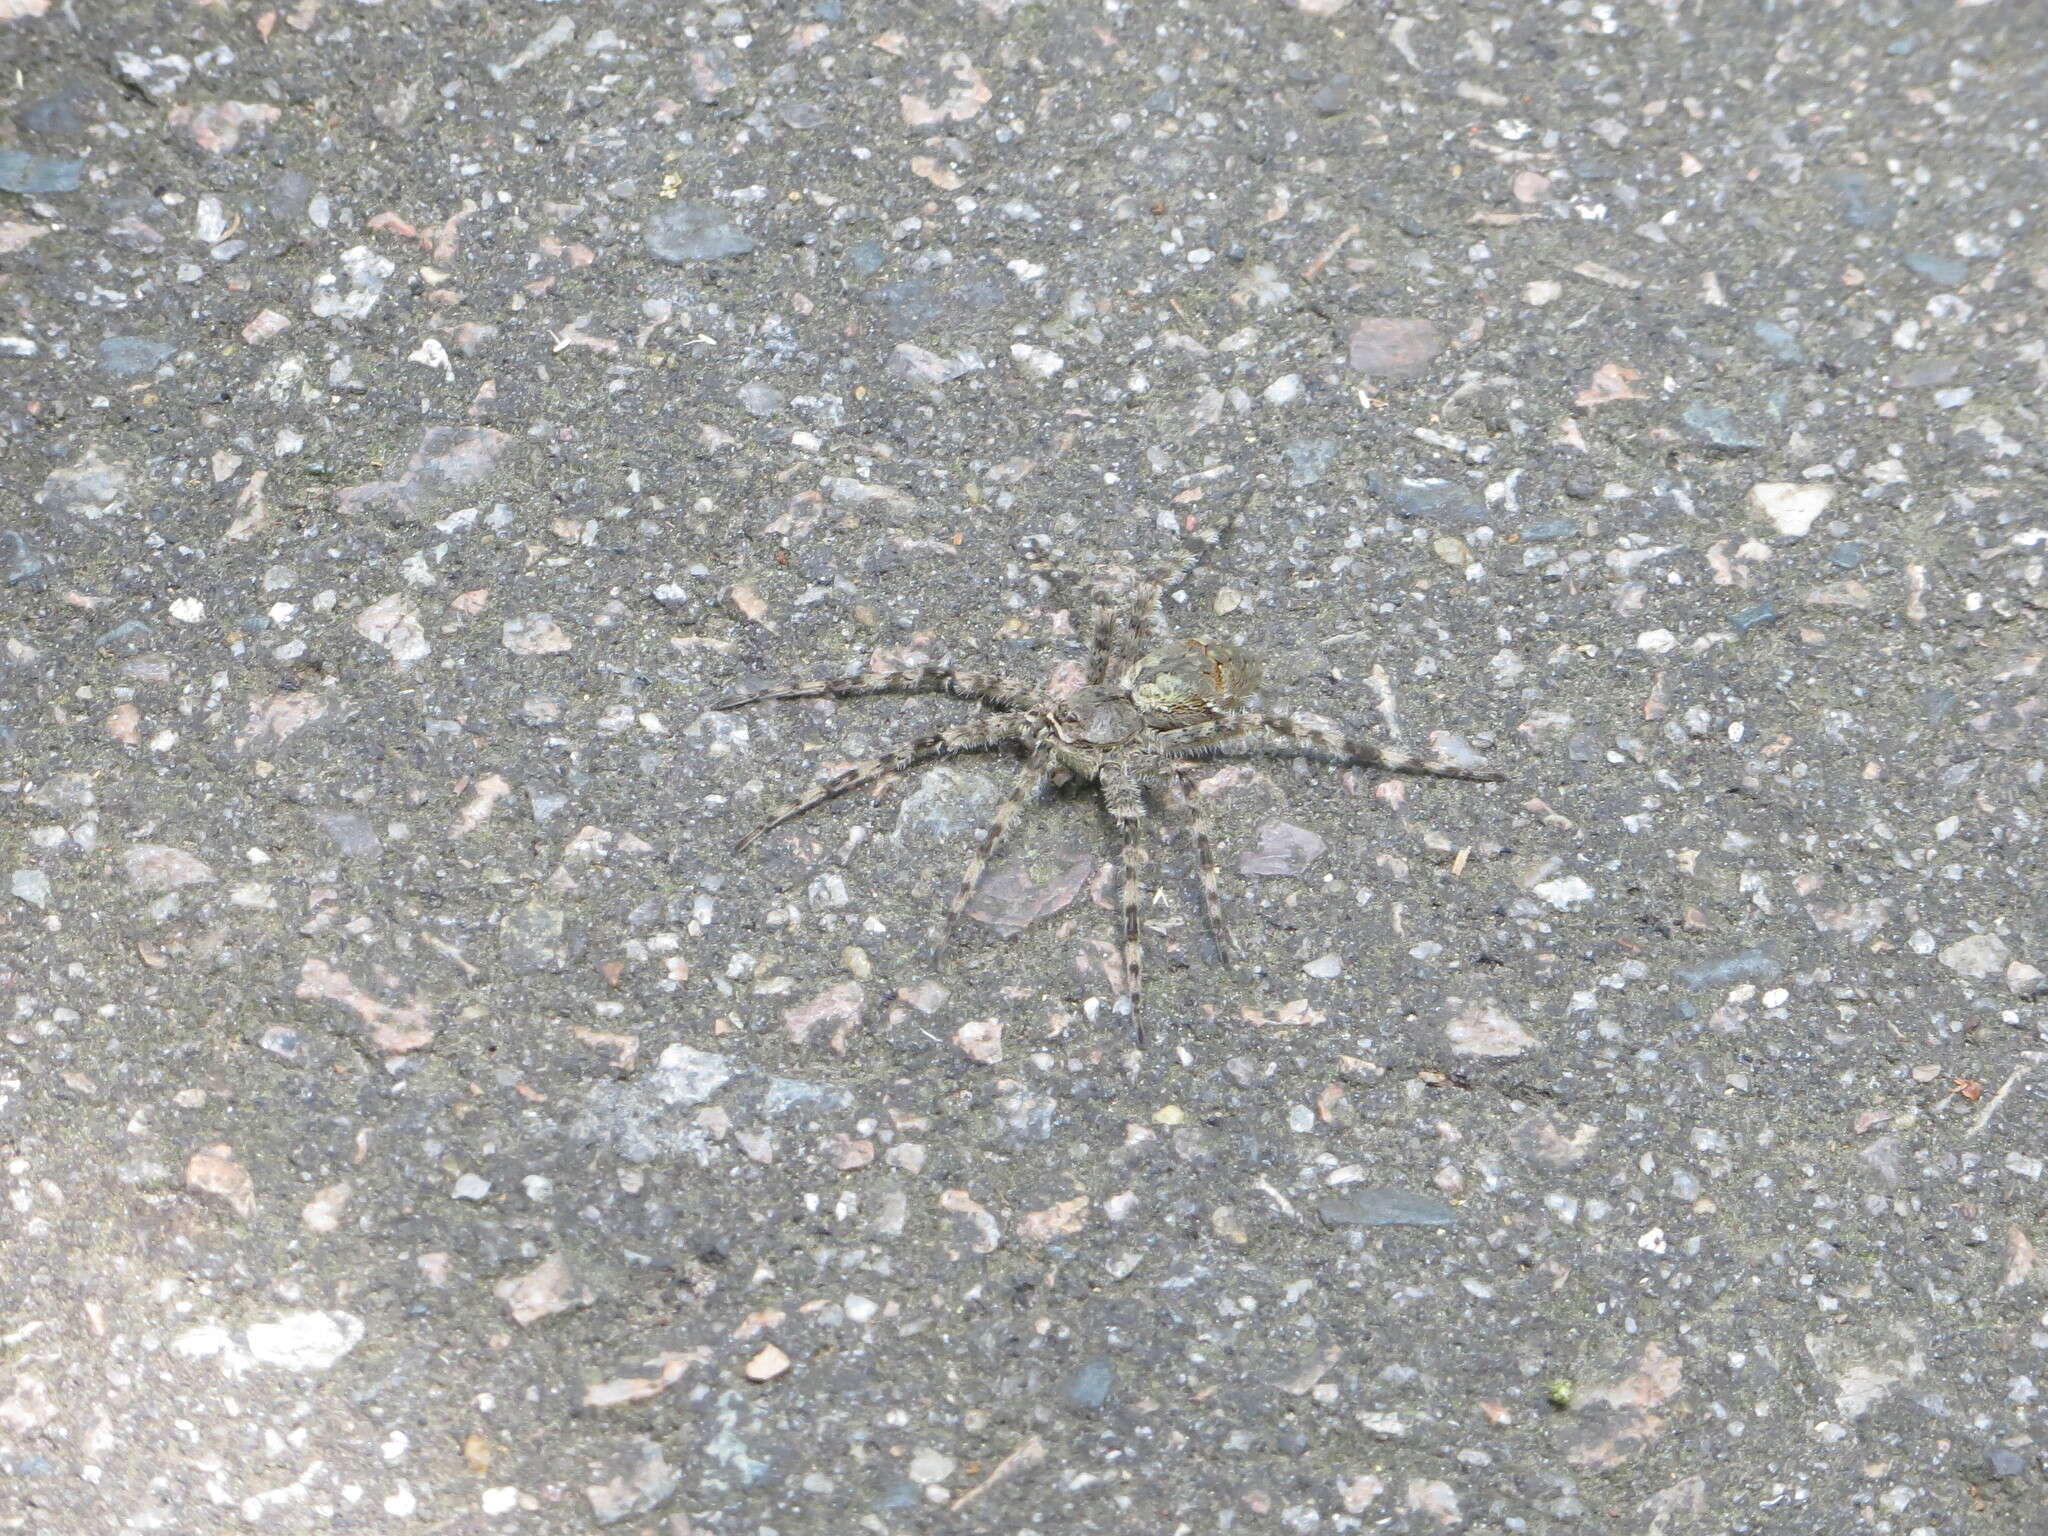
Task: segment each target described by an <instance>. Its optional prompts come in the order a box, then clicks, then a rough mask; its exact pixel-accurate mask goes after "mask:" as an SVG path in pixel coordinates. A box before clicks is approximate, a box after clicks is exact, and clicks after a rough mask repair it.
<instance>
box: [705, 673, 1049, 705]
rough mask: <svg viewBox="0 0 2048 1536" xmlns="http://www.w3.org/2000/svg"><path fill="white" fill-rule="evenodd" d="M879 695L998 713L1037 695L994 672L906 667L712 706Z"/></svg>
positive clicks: (788, 686)
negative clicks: (932, 696)
mask: <svg viewBox="0 0 2048 1536" xmlns="http://www.w3.org/2000/svg"><path fill="white" fill-rule="evenodd" d="M878 693H945V694H951V695H952V696H953V697H954V698H956V699H974V700H977V701H979V702H982V703H985V704H993V705H995V706H996V707H997V708H998V709H1029V708H1030V707H1031V705H1032V704H1033V703H1034V702H1035V700H1036V698H1037V691H1036V690H1035V689H1034V688H1032V687H1031V685H1030V684H1029V683H1021V682H1019V681H1017V680H1016V679H1015V678H1011V677H1002V676H999V675H998V674H996V673H993V672H970V671H965V670H962V669H959V668H954V667H942V666H927V667H907V668H905V669H904V670H902V671H900V672H862V673H858V674H856V675H855V676H852V677H831V678H826V679H824V680H823V681H821V682H814V683H785V684H783V685H782V686H781V687H778V688H769V689H766V690H764V691H763V692H761V693H750V694H748V695H747V696H746V697H745V698H740V699H725V700H722V701H721V702H719V703H717V704H714V705H712V706H711V707H712V708H713V709H717V710H734V709H745V708H746V707H747V706H748V705H749V704H761V703H765V702H767V701H768V700H771V699H860V698H867V697H870V696H871V695H874V694H878Z"/></svg>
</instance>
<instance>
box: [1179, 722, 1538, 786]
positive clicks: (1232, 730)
mask: <svg viewBox="0 0 2048 1536" xmlns="http://www.w3.org/2000/svg"><path fill="white" fill-rule="evenodd" d="M1261 731H1264V732H1267V733H1269V734H1271V735H1274V736H1279V737H1282V738H1284V739H1285V740H1286V741H1288V742H1289V743H1300V744H1301V745H1302V746H1303V747H1304V748H1308V749H1313V750H1316V751H1322V752H1328V753H1331V754H1333V755H1335V756H1337V757H1340V758H1342V759H1344V760H1345V761H1346V762H1351V763H1362V764H1364V765H1365V766H1367V767H1369V768H1381V769H1384V770H1385V771H1386V772H1388V773H1410V774H1417V775H1420V776H1422V777H1425V778H1432V779H1463V780H1464V781H1466V782H1467V783H1471V784H1499V783H1501V782H1502V781H1504V780H1505V779H1506V778H1507V775H1506V774H1504V773H1497V772H1495V771H1494V770H1493V769H1491V768H1467V767H1465V766H1464V765H1463V764H1460V763H1454V762H1451V761H1450V760H1449V759H1447V758H1441V757H1421V756H1418V755H1416V754H1415V753H1413V752H1403V751H1402V750H1401V749H1400V748H1399V747H1387V746H1382V745H1381V744H1380V743H1378V742H1376V741H1372V740H1369V739H1368V738H1366V737H1364V736H1346V735H1345V734H1344V733H1343V732H1342V731H1333V730H1329V729H1327V728H1326V727H1324V726H1320V725H1310V724H1308V723H1307V722H1306V721H1301V720H1297V719H1295V718H1294V717H1293V716H1292V715H1275V714H1258V713H1246V714H1238V715H1225V716H1224V717H1223V718H1222V719H1221V720H1210V721H1206V722H1204V723H1203V724H1201V725H1190V726H1186V727H1183V728H1182V729H1180V730H1178V731H1172V732H1169V733H1167V734H1166V737H1165V740H1164V741H1163V742H1162V743H1161V745H1162V746H1164V747H1167V748H1168V749H1170V750H1171V751H1173V752H1174V753H1175V754H1176V755H1179V756H1183V757H1213V756H1215V755H1217V753H1218V752H1219V751H1220V749H1222V748H1223V747H1224V746H1227V745H1230V744H1232V743H1236V742H1241V741H1242V740H1243V738H1245V737H1247V736H1252V735H1256V734H1257V733H1259V732H1261ZM1256 745H1258V746H1263V747H1265V748H1266V749H1267V750H1269V751H1270V750H1273V749H1274V744H1273V743H1271V742H1260V743H1256Z"/></svg>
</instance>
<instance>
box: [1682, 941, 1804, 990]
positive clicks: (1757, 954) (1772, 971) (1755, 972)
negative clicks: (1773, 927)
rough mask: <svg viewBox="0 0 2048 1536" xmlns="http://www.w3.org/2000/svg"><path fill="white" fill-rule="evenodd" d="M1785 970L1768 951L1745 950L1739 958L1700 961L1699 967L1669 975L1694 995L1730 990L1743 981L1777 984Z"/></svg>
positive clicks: (1684, 969) (1732, 956)
mask: <svg viewBox="0 0 2048 1536" xmlns="http://www.w3.org/2000/svg"><path fill="white" fill-rule="evenodd" d="M1784 970H1785V967H1784V966H1783V965H1782V964H1781V963H1780V962H1779V960H1778V957H1777V956H1776V955H1774V954H1772V953H1771V952H1770V951H1769V950H1767V949H1745V950H1744V951H1742V953H1741V954H1739V955H1723V956H1721V957H1720V958H1719V959H1716V960H1702V961H1701V962H1700V963H1699V964H1698V965H1684V966H1680V967H1679V968H1678V969H1677V970H1676V971H1674V972H1672V974H1673V975H1674V976H1675V977H1676V978H1677V979H1678V983H1679V985H1680V986H1685V987H1690V988H1692V989H1693V990H1694V991H1695V992H1697V991H1700V990H1702V989H1703V988H1706V987H1732V986H1734V985H1736V984H1737V983H1738V982H1744V981H1753V982H1756V983H1758V984H1759V985H1761V984H1762V983H1764V982H1767V981H1776V980H1777V979H1778V977H1779V976H1781V975H1783V974H1784Z"/></svg>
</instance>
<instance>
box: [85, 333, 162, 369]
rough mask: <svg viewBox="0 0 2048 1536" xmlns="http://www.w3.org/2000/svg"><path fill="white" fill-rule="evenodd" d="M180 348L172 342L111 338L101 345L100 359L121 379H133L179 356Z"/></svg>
mask: <svg viewBox="0 0 2048 1536" xmlns="http://www.w3.org/2000/svg"><path fill="white" fill-rule="evenodd" d="M177 354H178V349H177V348H176V347H175V346H173V345H172V344H171V343H170V342H168V341H152V340H150V339H149V338H148V337H147V336H109V337H108V338H107V339H106V340H105V341H103V342H101V343H100V344H99V349H98V352H97V354H96V355H97V356H98V358H99V360H100V367H102V368H104V369H105V370H106V371H107V372H108V373H111V374H112V375H113V376H114V377H115V378H117V379H132V378H136V377H138V376H140V375H142V374H145V373H150V372H153V371H155V370H156V369H157V368H159V367H161V366H162V365H163V364H165V363H167V362H169V361H170V360H171V359H172V358H173V357H175V356H177Z"/></svg>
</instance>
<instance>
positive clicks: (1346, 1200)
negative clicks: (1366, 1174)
mask: <svg viewBox="0 0 2048 1536" xmlns="http://www.w3.org/2000/svg"><path fill="white" fill-rule="evenodd" d="M1316 1215H1317V1216H1319V1217H1321V1218H1322V1222H1323V1225H1324V1226H1326V1227H1448V1226H1450V1225H1452V1224H1453V1223H1454V1222H1456V1221H1457V1219H1458V1213H1457V1212H1456V1211H1454V1210H1452V1209H1451V1208H1450V1207H1449V1206H1448V1205H1445V1204H1444V1203H1443V1201H1441V1200H1438V1199H1436V1198H1434V1197H1433V1196H1430V1195H1417V1194H1412V1193H1410V1192H1409V1191H1408V1190H1405V1189H1354V1190H1352V1191H1351V1192H1350V1193H1348V1194H1342V1195H1332V1196H1330V1197H1329V1198H1328V1199H1327V1200H1320V1201H1318V1202H1317V1203H1316Z"/></svg>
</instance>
